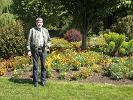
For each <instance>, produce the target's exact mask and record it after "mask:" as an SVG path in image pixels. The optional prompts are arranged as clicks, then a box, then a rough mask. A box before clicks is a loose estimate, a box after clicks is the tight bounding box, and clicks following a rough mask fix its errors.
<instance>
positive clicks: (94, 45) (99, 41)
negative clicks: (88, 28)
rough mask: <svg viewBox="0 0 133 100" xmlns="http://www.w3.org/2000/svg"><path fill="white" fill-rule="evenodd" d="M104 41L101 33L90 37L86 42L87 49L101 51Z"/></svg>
mask: <svg viewBox="0 0 133 100" xmlns="http://www.w3.org/2000/svg"><path fill="white" fill-rule="evenodd" d="M105 46H106V42H105V39H104V38H103V35H100V36H95V37H90V39H89V42H88V49H90V50H93V51H98V52H103V51H104V50H105Z"/></svg>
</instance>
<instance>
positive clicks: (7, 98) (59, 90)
mask: <svg viewBox="0 0 133 100" xmlns="http://www.w3.org/2000/svg"><path fill="white" fill-rule="evenodd" d="M0 100H133V85H119V86H118V85H117V86H116V85H109V84H91V83H78V82H66V81H53V80H47V85H46V87H42V86H41V85H39V87H37V88H34V87H33V85H32V81H31V80H20V79H15V80H12V79H9V78H3V77H1V78H0Z"/></svg>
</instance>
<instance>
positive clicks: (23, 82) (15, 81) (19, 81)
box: [9, 77, 33, 84]
mask: <svg viewBox="0 0 133 100" xmlns="http://www.w3.org/2000/svg"><path fill="white" fill-rule="evenodd" d="M9 81H10V82H14V83H19V84H33V81H32V79H22V78H15V77H11V78H10V79H9Z"/></svg>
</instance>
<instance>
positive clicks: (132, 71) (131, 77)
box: [128, 70, 133, 80]
mask: <svg viewBox="0 0 133 100" xmlns="http://www.w3.org/2000/svg"><path fill="white" fill-rule="evenodd" d="M128 78H129V79H130V80H132V79H133V70H130V72H129V74H128Z"/></svg>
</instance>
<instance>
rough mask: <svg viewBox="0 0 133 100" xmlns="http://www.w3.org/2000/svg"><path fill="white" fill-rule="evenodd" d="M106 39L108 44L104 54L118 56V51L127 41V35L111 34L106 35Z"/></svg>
mask: <svg viewBox="0 0 133 100" xmlns="http://www.w3.org/2000/svg"><path fill="white" fill-rule="evenodd" d="M104 38H105V41H106V44H107V45H106V47H105V51H104V52H105V53H107V54H109V55H111V56H114V55H118V50H119V48H120V46H121V44H122V43H123V41H125V39H126V37H125V35H119V34H118V33H115V32H110V33H109V34H104Z"/></svg>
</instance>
